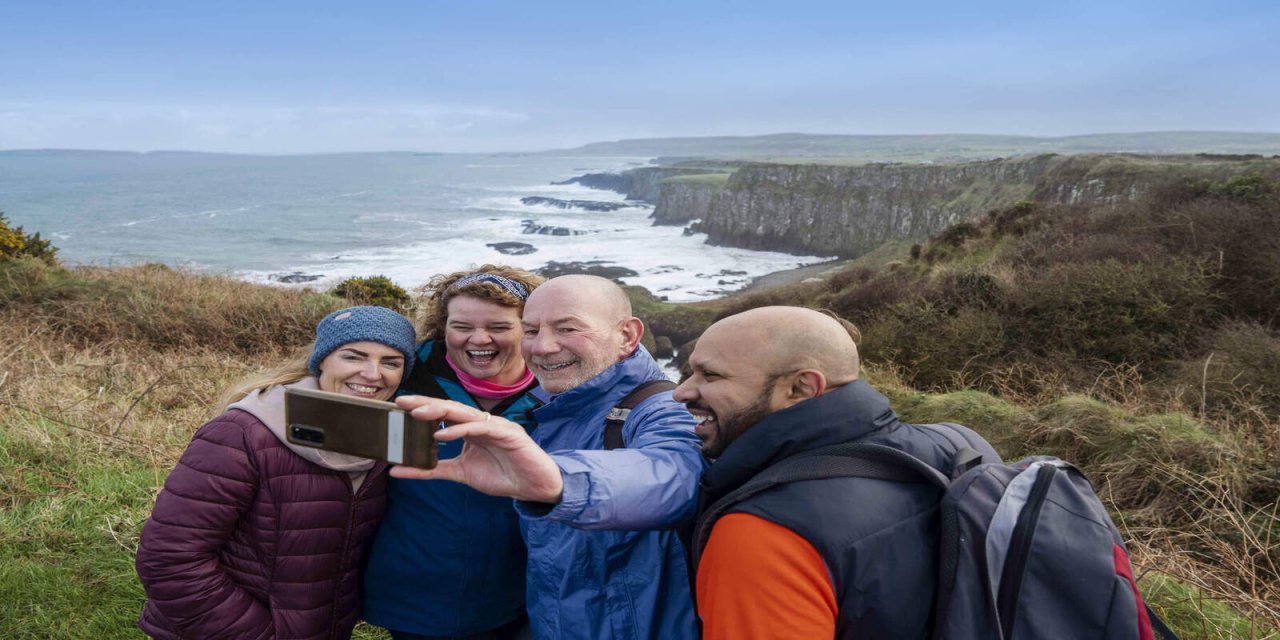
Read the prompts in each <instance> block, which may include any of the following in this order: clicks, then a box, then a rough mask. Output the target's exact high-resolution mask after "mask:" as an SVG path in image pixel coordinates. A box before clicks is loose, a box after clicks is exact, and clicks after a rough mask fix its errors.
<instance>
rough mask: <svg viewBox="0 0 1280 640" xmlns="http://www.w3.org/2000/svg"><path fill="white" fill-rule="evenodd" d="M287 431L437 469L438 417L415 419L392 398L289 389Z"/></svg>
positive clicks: (311, 441)
mask: <svg viewBox="0 0 1280 640" xmlns="http://www.w3.org/2000/svg"><path fill="white" fill-rule="evenodd" d="M284 419H285V424H286V425H287V426H286V428H285V435H286V436H287V437H288V439H289V442H292V443H293V444H296V445H301V446H304V447H315V448H317V449H324V450H326V451H335V452H337V453H346V454H350V455H353V456H360V457H362V458H373V459H375V460H386V461H387V462H391V463H395V464H404V465H409V466H411V467H421V468H424V469H431V468H433V467H435V466H436V440H435V438H433V437H432V434H433V433H435V431H436V428H437V423H435V422H424V421H422V420H415V419H413V417H412V416H410V415H409V414H407V413H406V412H405V411H404V410H403V409H398V408H396V405H395V404H394V403H391V402H383V401H381V400H369V399H367V398H356V397H353V396H346V395H342V394H340V393H330V392H328V391H315V390H312V389H293V388H288V389H285V390H284Z"/></svg>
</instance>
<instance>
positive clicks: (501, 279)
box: [449, 273, 529, 300]
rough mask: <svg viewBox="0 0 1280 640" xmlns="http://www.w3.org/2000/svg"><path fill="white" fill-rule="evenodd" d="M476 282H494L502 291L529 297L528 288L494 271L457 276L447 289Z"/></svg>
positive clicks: (525, 297) (524, 298)
mask: <svg viewBox="0 0 1280 640" xmlns="http://www.w3.org/2000/svg"><path fill="white" fill-rule="evenodd" d="M477 282H488V283H490V284H496V285H498V286H499V287H502V290H503V291H506V292H507V293H509V294H511V295H513V296H515V297H517V298H520V299H521V300H527V299H528V298H529V289H527V288H526V287H525V286H524V285H522V284H520V283H519V282H516V281H515V280H512V279H511V278H508V277H506V276H500V275H498V274H496V273H473V274H471V275H469V276H463V277H461V278H458V280H457V281H456V282H454V283H453V284H451V285H449V290H450V291H456V290H458V289H461V288H463V287H465V286H467V285H469V284H476V283H477Z"/></svg>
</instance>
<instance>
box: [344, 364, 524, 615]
mask: <svg viewBox="0 0 1280 640" xmlns="http://www.w3.org/2000/svg"><path fill="white" fill-rule="evenodd" d="M444 355H445V348H444V342H443V341H439V340H437V341H427V342H424V343H423V344H422V345H421V346H420V347H419V349H418V365H417V366H416V367H414V370H413V374H412V375H411V377H410V378H409V379H408V380H405V381H404V383H403V384H402V385H401V387H400V392H401V393H415V394H421V395H426V396H431V397H444V398H446V399H449V400H455V401H457V402H461V403H463V404H467V405H470V406H473V407H474V406H476V401H475V399H473V398H472V397H471V395H470V394H468V393H467V391H466V389H463V388H462V383H460V382H458V377H457V374H455V373H454V372H453V369H452V368H450V367H449V364H448V363H447V362H445V359H444ZM532 386H533V385H531V387H532ZM539 404H540V402H539V401H538V400H536V399H534V397H533V396H532V395H531V394H530V393H529V390H528V389H526V390H525V392H523V393H520V394H518V395H516V396H514V397H513V398H510V399H508V400H505V401H503V402H502V403H501V404H499V405H498V406H497V407H494V413H496V414H500V415H502V416H503V417H505V418H507V419H508V420H511V421H513V422H516V423H518V424H521V425H523V426H524V427H525V428H526V429H531V428H532V421H533V418H532V416H531V413H530V412H531V411H532V409H533V408H534V407H536V406H538V405H539ZM439 451H440V453H439V457H440V458H441V459H448V458H453V457H456V456H457V455H458V454H459V453H461V452H462V443H461V442H448V443H440V450H439ZM525 562H526V561H525V551H524V542H523V541H522V540H521V539H520V528H519V525H518V518H517V517H516V513H515V510H513V509H512V508H511V499H510V498H495V497H492V496H487V495H484V494H482V493H480V492H479V491H476V490H475V489H472V488H470V487H468V486H466V485H462V484H458V483H455V482H444V481H438V480H437V481H424V480H402V479H399V478H388V479H387V515H386V517H385V518H384V519H383V521H382V526H381V527H380V528H379V529H378V535H377V537H376V538H374V542H373V548H372V549H370V551H369V564H368V567H367V569H366V571H365V576H364V617H365V619H366V620H368V621H369V622H372V623H373V624H376V625H379V626H382V627H386V628H388V629H394V630H396V631H405V632H408V633H413V634H417V635H427V636H446V637H453V636H468V635H473V634H478V633H482V632H485V631H489V630H491V629H495V628H498V627H501V626H503V625H505V624H508V623H510V622H513V621H515V620H517V619H519V618H520V616H521V615H522V614H523V613H524V590H525V573H524V570H525Z"/></svg>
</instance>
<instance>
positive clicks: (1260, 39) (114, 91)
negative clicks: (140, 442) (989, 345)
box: [0, 0, 1280, 154]
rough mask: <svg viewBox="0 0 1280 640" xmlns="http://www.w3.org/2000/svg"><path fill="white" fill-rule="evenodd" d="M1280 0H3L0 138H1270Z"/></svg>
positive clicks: (1279, 73)
mask: <svg viewBox="0 0 1280 640" xmlns="http://www.w3.org/2000/svg"><path fill="white" fill-rule="evenodd" d="M1277 34H1280V2H1276V1H1275V0H1265V1H1255V0H1217V1H1215V2H1204V1H1202V0H1195V1H1183V0H1161V1H1152V2H1130V1H1126V0H1108V1H1106V2H1103V1H1100V0H1079V1H1076V2H1028V1H1027V0H1019V1H1017V2H1004V1H1002V2H983V1H981V0H973V1H970V2H955V1H947V2H935V1H912V0H897V1H894V0H888V1H881V2H875V3H869V2H862V1H859V0H842V1H837V2H809V1H806V0H792V1H789V2H774V1H771V0H752V1H745V0H736V1H733V2H721V1H714V2H712V1H706V2H700V1H698V0H685V1H683V2H665V1H661V0H653V1H647V2H627V3H612V2H602V1H599V0H597V1H594V2H577V1H562V2H557V1H555V0H544V1H541V2H537V1H530V0H523V1H511V2H508V1H505V0H446V1H435V0H404V1H385V2H383V1H377V0H366V1H364V2H351V1H349V0H348V1H346V2H329V1H328V0H308V1H306V2H296V1H293V0H280V1H273V2H261V1H256V2H242V1H240V0H220V1H218V2H182V1H174V0H168V1H163V0H154V1H150V2H139V1H134V0H113V1H110V2H104V1H102V0H93V1H81V0H0V149H30V148H76V149H118V150H134V151H150V150H178V149H180V150H191V151H217V152H243V153H269V154H289V153H315V152H321V153H325V152H344V151H442V152H498V151H529V150H543V149H557V148H567V147H573V146H577V145H581V144H585V143H589V142H598V141H607V140H618V139H626V138H646V137H671V136H707V135H758V134H768V133H784V132H803V133H840V134H924V133H988V134H1022V135H1037V136H1061V135H1075V134H1086V133H1112V132H1128V131H1183V130H1198V131H1206V130H1207V131H1266V132H1280V37H1277Z"/></svg>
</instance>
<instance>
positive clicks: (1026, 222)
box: [987, 200, 1040, 238]
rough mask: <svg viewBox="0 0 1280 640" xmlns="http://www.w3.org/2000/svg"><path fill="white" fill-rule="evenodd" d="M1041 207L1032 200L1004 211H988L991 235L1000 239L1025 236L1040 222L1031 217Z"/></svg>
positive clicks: (1011, 206)
mask: <svg viewBox="0 0 1280 640" xmlns="http://www.w3.org/2000/svg"><path fill="white" fill-rule="evenodd" d="M1039 207H1040V205H1039V204H1037V203H1035V202H1033V201H1031V200H1023V201H1021V202H1017V203H1014V204H1013V205H1010V206H1008V207H1005V208H1003V209H993V210H991V211H988V212H987V219H988V220H989V221H990V224H991V235H992V236H994V237H996V238H999V237H1002V236H1006V235H1017V236H1020V235H1023V234H1025V233H1026V232H1027V231H1029V230H1030V229H1032V228H1034V227H1035V226H1036V224H1037V223H1038V222H1039V220H1037V219H1035V218H1032V217H1031V214H1033V213H1035V212H1036V211H1037V209H1039Z"/></svg>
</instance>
